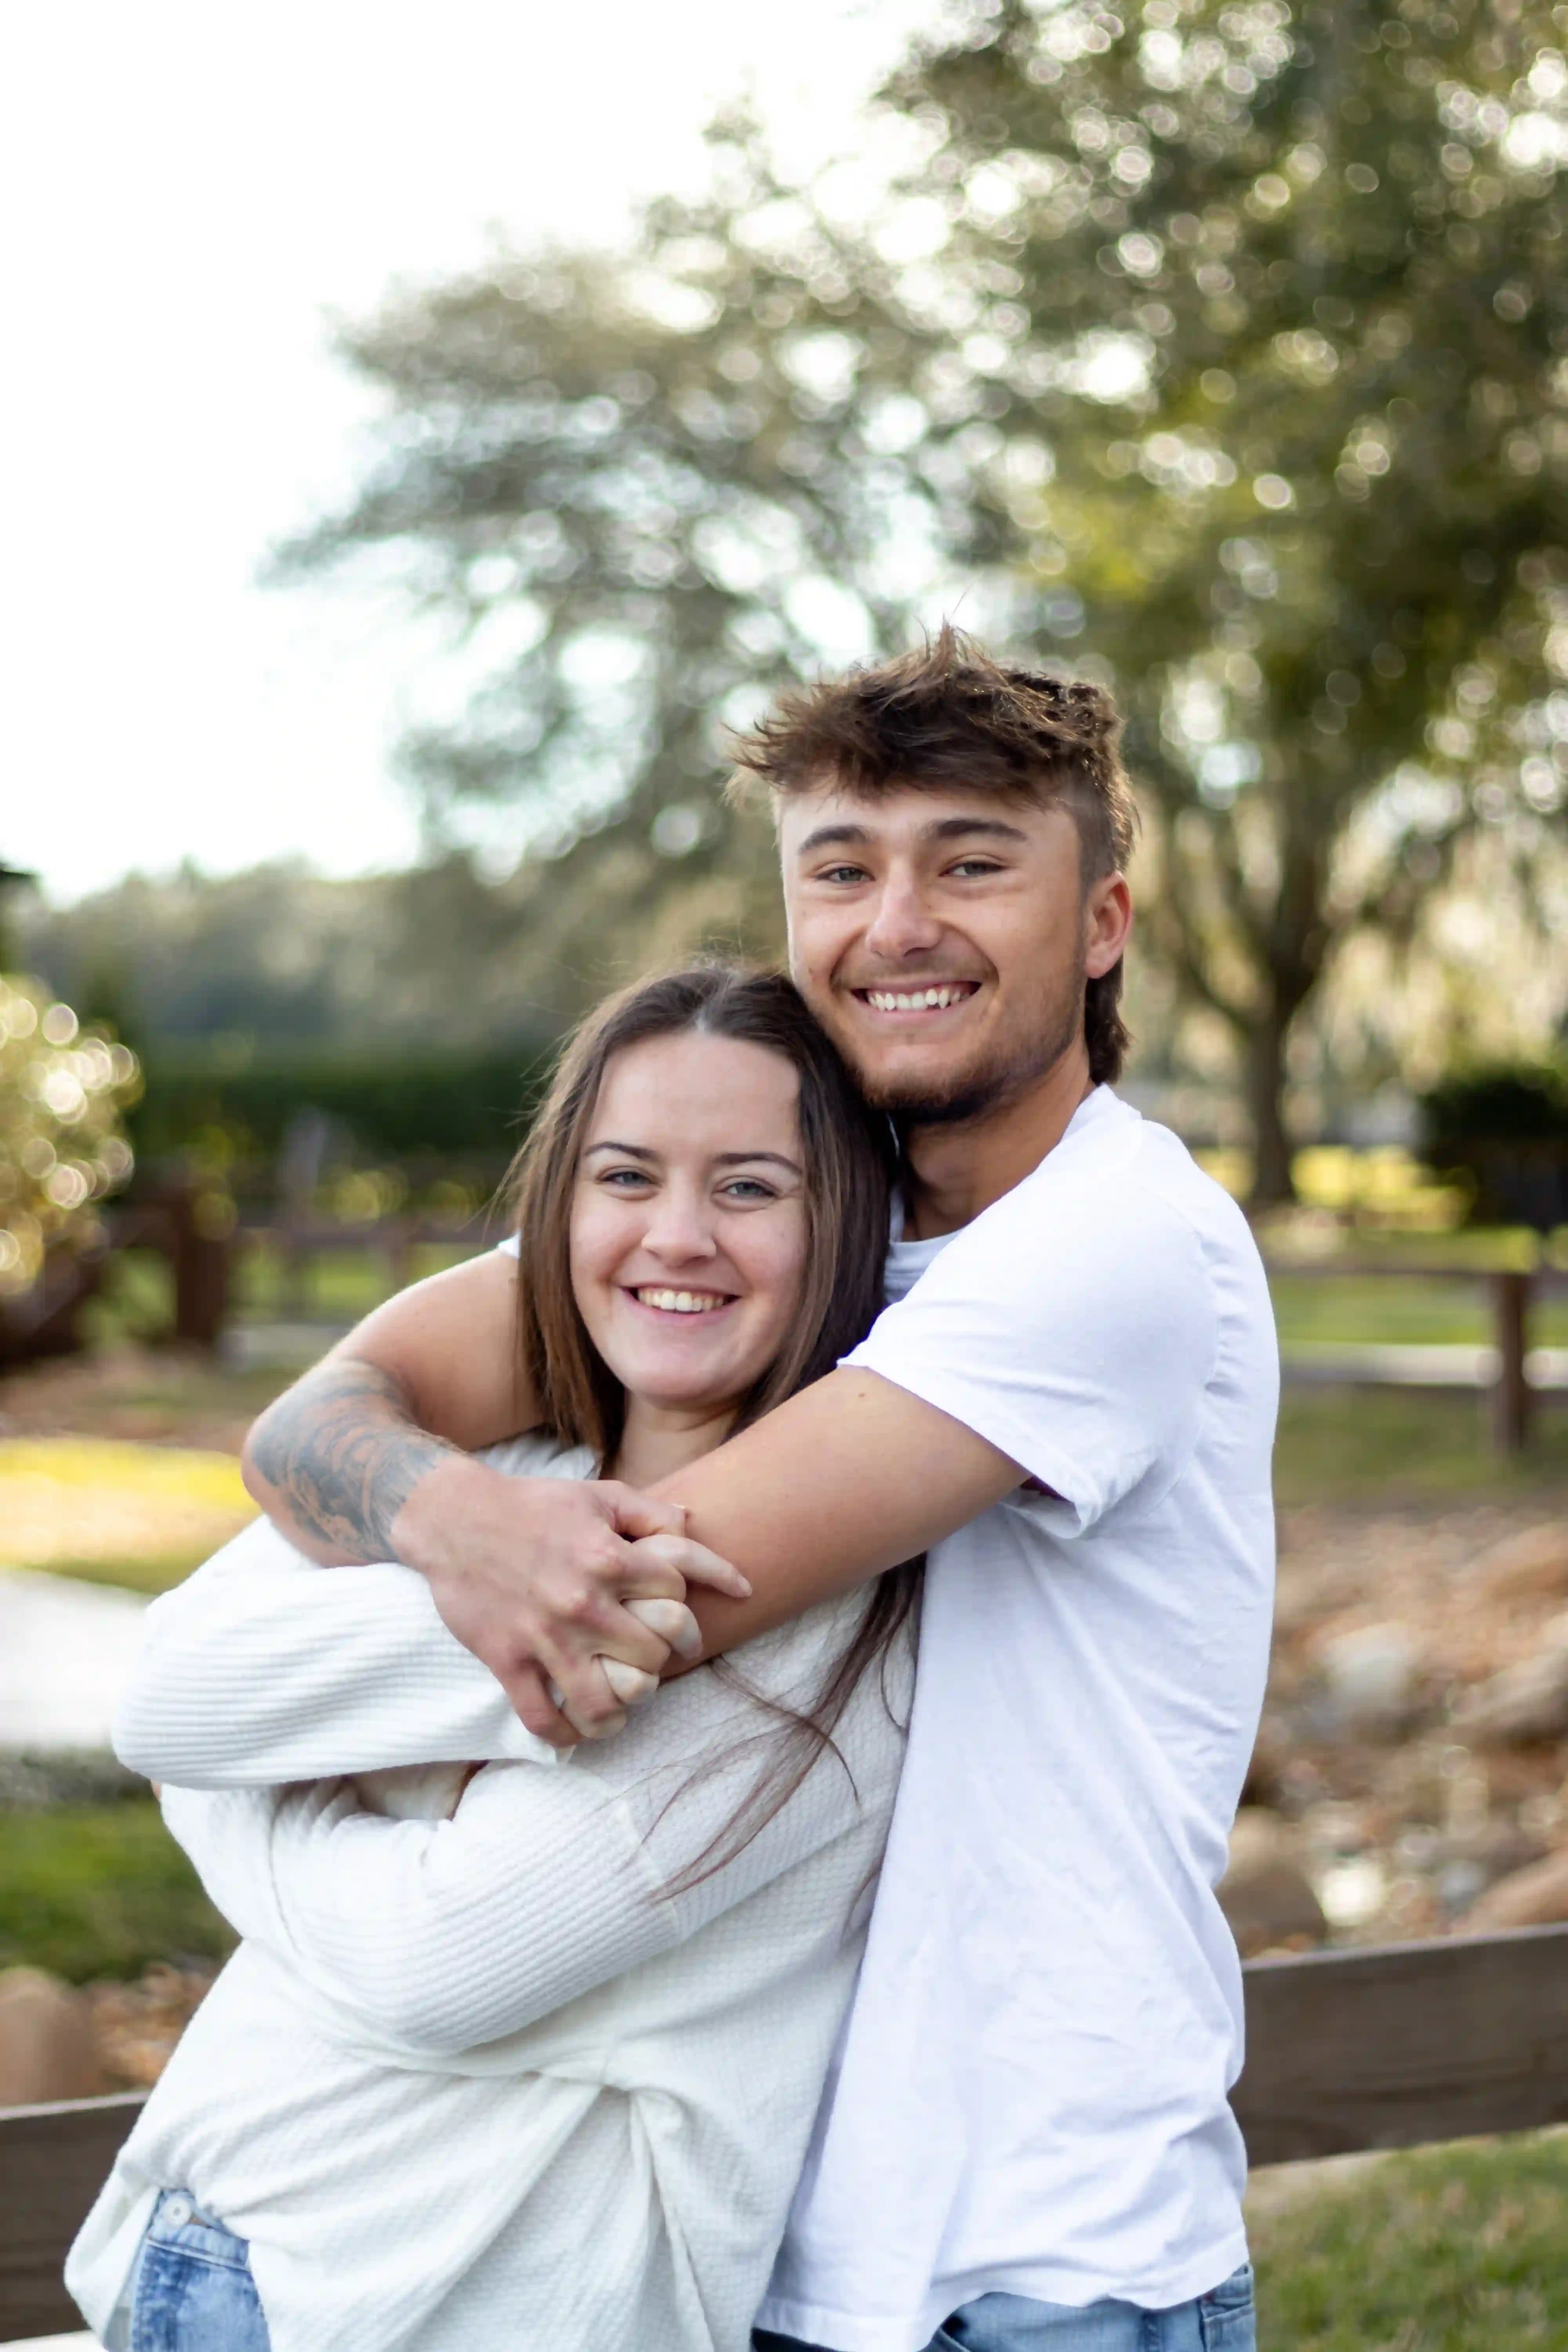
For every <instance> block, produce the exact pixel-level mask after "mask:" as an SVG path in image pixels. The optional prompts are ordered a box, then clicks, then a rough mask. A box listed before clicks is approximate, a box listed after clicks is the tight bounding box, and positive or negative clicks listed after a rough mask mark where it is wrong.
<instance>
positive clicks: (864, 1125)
mask: <svg viewBox="0 0 1568 2352" xmlns="http://www.w3.org/2000/svg"><path fill="white" fill-rule="evenodd" d="M688 1034H689V1035H697V1036H703V1037H728V1038H733V1039H736V1040H737V1041H739V1042H740V1043H742V1044H744V1045H761V1046H763V1048H764V1049H765V1050H766V1051H767V1052H769V1053H772V1054H777V1055H779V1056H780V1057H781V1058H782V1059H783V1060H784V1061H786V1062H787V1063H788V1064H789V1065H790V1066H791V1068H792V1069H793V1070H794V1071H795V1074H796V1076H797V1077H798V1079H799V1084H800V1094H799V1101H798V1108H797V1116H798V1118H799V1122H800V1139H801V1150H802V1156H803V1159H804V1161H805V1187H804V1191H805V1217H806V1257H805V1280H804V1284H803V1286H802V1292H801V1298H800V1303H799V1307H798V1308H797V1310H796V1313H795V1318H794V1321H793V1323H792V1325H791V1328H790V1331H789V1334H788V1336H787V1337H786V1339H785V1340H784V1346H783V1347H782V1348H781V1349H780V1350H779V1352H778V1354H777V1355H776V1356H775V1357H774V1358H773V1361H772V1363H770V1364H769V1365H768V1366H767V1367H766V1369H765V1370H763V1372H762V1373H761V1374H760V1375H759V1376H758V1378H757V1381H756V1382H755V1383H754V1385H753V1387H752V1390H751V1391H750V1393H749V1394H748V1395H747V1396H746V1397H745V1398H744V1399H743V1400H742V1404H741V1408H740V1411H739V1412H738V1414H737V1416H736V1419H735V1421H734V1423H733V1424H732V1428H731V1434H733V1433H734V1431H735V1430H740V1429H744V1428H745V1427H746V1426H747V1425H748V1424H749V1423H752V1422H753V1421H756V1420H757V1419H758V1418H759V1417H760V1416H761V1415H762V1414H763V1413H764V1412H770V1411H771V1410H772V1408H773V1406H774V1405H776V1404H782V1403H783V1402H784V1398H785V1397H788V1396H793V1395H794V1394H795V1391H796V1390H797V1389H801V1388H805V1386H806V1384H807V1383H808V1382H809V1381H815V1380H817V1379H820V1377H821V1376H822V1375H823V1374H824V1373H825V1372H829V1371H831V1370H833V1367H834V1365H835V1364H836V1363H837V1361H838V1360H839V1358H840V1357H841V1356H844V1355H847V1353H848V1351H849V1349H851V1348H853V1347H854V1346H855V1345H856V1344H857V1342H858V1340H860V1339H863V1338H864V1337H865V1334H866V1333H867V1331H868V1330H869V1328H870V1327H871V1325H872V1323H873V1322H874V1321H875V1319H876V1318H877V1316H878V1314H879V1312H880V1310H881V1306H882V1261H883V1257H884V1255H885V1254H886V1250H887V1244H888V1229H889V1213H890V1209H891V1199H892V1181H893V1154H892V1147H891V1140H890V1137H889V1131H888V1129H887V1125H886V1122H885V1121H884V1120H882V1119H879V1118H878V1116H877V1115H876V1113H875V1112H873V1111H871V1110H869V1109H868V1108H867V1106H866V1104H865V1103H864V1102H863V1101H862V1099H861V1097H860V1094H859V1091H858V1088H857V1087H856V1085H855V1082H854V1080H853V1079H852V1078H851V1076H849V1073H848V1071H847V1068H846V1067H845V1066H844V1064H843V1062H842V1061H841V1060H840V1058H839V1056H838V1054H837V1051H836V1050H835V1048H834V1046H833V1045H831V1044H830V1043H829V1041H828V1039H827V1037H826V1035H825V1034H824V1033H823V1031H822V1030H821V1029H820V1028H819V1027H818V1026H817V1024H816V1022H815V1021H814V1020H813V1018H812V1016H811V1014H810V1013H808V1012H807V1010H806V1008H805V1004H804V1003H803V1002H802V1000H801V998H800V997H799V995H798V994H797V993H796V992H795V988H794V986H793V985H792V983H791V982H789V981H788V980H787V979H786V978H785V977H784V975H783V974H782V973H780V972H773V971H751V970H749V969H747V968H745V967H743V966H740V965H735V964H729V963H706V964H700V965H697V966H694V967H693V968H692V969H690V970H689V971H676V972H669V973H667V974H666V975H665V976H664V977H663V978H661V979H658V980H649V981H643V982H637V983H636V984H635V985H633V986H632V987H629V988H626V989H623V990H622V991H621V992H620V993H619V994H618V995H616V996H612V997H611V998H610V999H609V1000H608V1002H607V1003H604V1004H602V1005H600V1006H599V1007H598V1009H597V1011H595V1012H594V1013H590V1014H589V1015H588V1017H587V1019H586V1020H585V1021H584V1023H583V1024H581V1026H580V1027H579V1028H578V1029H577V1030H576V1032H575V1033H574V1035H573V1037H572V1038H571V1040H570V1042H569V1043H568V1045H567V1046H566V1050H565V1052H564V1053H563V1055H562V1057H561V1060H560V1063H559V1065H558V1066H557V1068H556V1071H555V1076H554V1077H553V1079H552V1083H551V1086H550V1088H549V1091H548V1092H547V1094H546V1095H545V1097H544V1100H543V1102H542V1105H541V1107H540V1110H539V1114H538V1116H537V1118H535V1120H534V1123H533V1127H532V1129H531V1132H530V1134H529V1137H528V1140H527V1141H526V1142H525V1143H524V1145H523V1147H522V1149H521V1151H520V1152H519V1153H518V1156H517V1159H516V1160H515V1161H514V1163H513V1166H512V1171H511V1175H510V1179H509V1185H510V1192H511V1198H512V1202H513V1207H514V1214H515V1223H516V1229H517V1234H518V1252H519V1259H520V1275H521V1279H520V1281H519V1284H518V1349H519V1358H520V1369H521V1372H522V1375H523V1381H524V1385H525V1388H526V1389H527V1390H529V1391H531V1392H532V1394H533V1395H534V1396H535V1397H536V1398H537V1399H538V1401H539V1404H540V1408H541V1412H542V1419H543V1420H544V1421H545V1423H548V1425H549V1427H550V1428H551V1429H552V1431H553V1433H554V1434H555V1435H556V1436H557V1437H558V1438H559V1439H560V1440H561V1442H562V1444H565V1445H586V1446H588V1447H590V1448H591V1449H592V1451H593V1454H594V1456H595V1461H596V1462H597V1464H598V1465H599V1466H600V1469H601V1470H604V1469H605V1468H607V1467H608V1466H609V1465H613V1463H614V1461H615V1458H616V1451H617V1449H618V1447H619V1445H620V1442H621V1436H622V1433H623V1430H624V1428H625V1423H626V1396H625V1392H624V1391H623V1389H622V1387H621V1384H620V1382H619V1381H617V1380H616V1377H615V1374H614V1373H613V1372H612V1371H611V1370H610V1369H609V1366H608V1365H607V1364H606V1363H605V1360H604V1359H603V1357H602V1356H601V1355H600V1354H599V1351H598V1349H596V1348H595V1345H594V1343H593V1340H592V1339H590V1338H589V1336H588V1329H587V1326H586V1325H585V1324H584V1320H583V1317H582V1314H581V1312H580V1310H579V1308H578V1306H577V1300H576V1296H575V1293H574V1289H573V1284H572V1259H571V1231H572V1200H573V1194H574V1189H575V1186H576V1181H577V1171H578V1165H579V1162H580V1161H581V1159H582V1156H583V1150H584V1143H585V1141H586V1135H587V1129H588V1125H589V1122H590V1120H591V1119H592V1118H593V1116H594V1110H595V1105H596V1104H597V1102H598V1099H599V1090H600V1087H601V1086H602V1085H603V1083H604V1077H605V1071H606V1069H607V1068H608V1066H609V1065H610V1062H611V1061H612V1060H613V1058H614V1057H615V1055H617V1054H619V1053H624V1052H625V1051H626V1048H627V1047H628V1046H631V1045H643V1044H645V1043H646V1042H647V1040H648V1039H650V1038H654V1037H673V1036H680V1035H688ZM920 1576H921V1562H920V1561H918V1560H911V1561H906V1562H905V1563H904V1564H903V1565H902V1566H901V1567H899V1568H893V1569H889V1570H888V1571H887V1572H886V1574H885V1575H883V1576H881V1577H879V1579H878V1580H877V1584H876V1588H875V1590H874V1591H873V1593H872V1595H871V1598H870V1601H869V1602H868V1606H867V1609H866V1613H865V1615H864V1617H863V1618H862V1620H861V1622H860V1624H859V1626H858V1629H857V1632H856V1634H855V1638H854V1640H853V1641H852V1642H851V1643H849V1644H848V1646H847V1648H846V1650H845V1652H844V1654H843V1655H842V1657H841V1658H840V1659H839V1660H838V1661H837V1664H835V1666H834V1667H833V1669H832V1671H831V1673H830V1674H829V1675H828V1676H827V1678H826V1681H825V1683H824V1684H823V1686H822V1688H821V1689H820V1690H819V1691H818V1692H817V1693H816V1697H815V1698H814V1700H813V1702H812V1704H811V1706H809V1707H805V1708H801V1709H798V1710H796V1709H793V1708H788V1707H784V1706H778V1705H776V1704H774V1703H773V1702H772V1701H769V1700H767V1699H764V1698H763V1696H762V1694H761V1693H759V1692H756V1691H752V1697H753V1698H755V1699H756V1700H757V1703H758V1705H759V1706H763V1707H765V1708H766V1710H767V1712H768V1713H769V1714H771V1715H773V1717H776V1718H777V1719H778V1732H777V1735H776V1736H770V1738H769V1739H768V1742H767V1745H768V1751H769V1752H768V1755H767V1759H766V1761H765V1763H764V1767H763V1771H762V1772H761V1774H760V1775H759V1777H758V1779H757V1780H756V1782H755V1783H754V1784H753V1786H752V1790H750V1792H749V1794H748V1795H747V1797H746V1799H745V1800H744V1801H743V1802H742V1805H741V1807H740V1808H739V1811H737V1813H736V1815H735V1817H734V1819H733V1820H732V1821H731V1822H729V1823H728V1824H727V1825H726V1827H725V1828H724V1829H723V1830H721V1832H720V1833H719V1836H718V1837H717V1838H716V1839H715V1840H714V1841H713V1842H712V1843H710V1845H709V1847H708V1848H707V1849H706V1850H705V1851H704V1852H703V1853H701V1854H700V1855H699V1856H698V1857H697V1859H696V1861H695V1862H694V1863H693V1864H690V1865H689V1868H688V1870H687V1871H685V1872H683V1873H682V1874H681V1876H680V1878H679V1880H678V1881H677V1882H676V1886H675V1888H674V1889H672V1890H671V1891H679V1889H681V1888H683V1887H685V1886H688V1885H694V1884H696V1883H697V1881H698V1880H699V1879H701V1878H704V1877H706V1876H708V1875H709V1874H710V1873H711V1872H713V1871H715V1870H718V1869H721V1868H722V1866H723V1865H724V1864H725V1863H727V1862H730V1861H732V1860H733V1858H734V1856H735V1855H736V1854H737V1853H740V1852H741V1851H742V1848H743V1847H744V1846H746V1845H747V1844H749V1843H750V1842H751V1840H752V1838H753V1837H755V1836H756V1834H757V1832H759V1831H760V1830H761V1829H763V1828H764V1827H765V1825H766V1824H767V1822H770V1821H771V1820H772V1819H773V1815H774V1814H775V1813H776V1812H777V1811H779V1810H780V1808H781V1807H782V1806H783V1805H784V1804H785V1803H787V1802H788V1801H789V1799H790V1798H791V1797H792V1796H793V1795H794V1793H795V1790H796V1789H798V1788H799V1786H800V1784H801V1782H802V1781H803V1780H805V1776H806V1774H807V1773H808V1772H809V1771H810V1770H811V1769H812V1766H813V1765H814V1764H815V1763H816V1761H817V1759H818V1758H819V1757H821V1756H822V1755H823V1754H825V1753H826V1752H827V1751H829V1750H832V1751H833V1752H834V1753H835V1754H837V1749H836V1748H834V1742H833V1733H834V1730H835V1728H836V1727H837V1724H838V1722H839V1720H840V1718H841V1717H842V1716H843V1713H844V1710H845V1708H846V1706H847V1705H848V1703H849V1700H850V1698H851V1696H853V1694H854V1692H855V1690H856V1688H857V1686H858V1684H859V1682H860V1680H861V1678H862V1676H863V1675H865V1674H866V1673H867V1672H868V1670H869V1669H870V1668H871V1667H873V1666H878V1667H882V1666H884V1665H885V1663H886V1660H887V1658H888V1654H889V1651H890V1649H891V1647H892V1645H893V1643H894V1642H895V1640H896V1639H897V1637H898V1635H899V1634H900V1631H901V1630H902V1628H903V1627H904V1625H905V1624H906V1622H908V1620H909V1618H910V1613H911V1611H912V1609H913V1607H914V1603H915V1600H916V1597H917V1594H918V1592H919V1589H920ZM711 1671H713V1672H715V1673H721V1674H723V1675H725V1676H726V1678H727V1679H730V1680H731V1681H733V1682H736V1683H739V1684H740V1685H742V1687H744V1688H746V1689H748V1690H750V1689H751V1685H749V1684H747V1683H746V1682H745V1679H744V1677H743V1676H742V1675H739V1674H738V1673H737V1671H736V1669H735V1668H734V1667H732V1666H731V1665H729V1664H727V1663H726V1662H725V1661H724V1660H722V1659H720V1660H716V1661H715V1662H714V1664H713V1666H712V1668H711Z"/></svg>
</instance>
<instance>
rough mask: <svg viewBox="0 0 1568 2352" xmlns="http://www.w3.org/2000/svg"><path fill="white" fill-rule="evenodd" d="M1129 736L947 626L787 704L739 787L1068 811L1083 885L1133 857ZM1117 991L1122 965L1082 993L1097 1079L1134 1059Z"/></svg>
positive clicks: (1101, 693)
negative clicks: (963, 796) (920, 796)
mask: <svg viewBox="0 0 1568 2352" xmlns="http://www.w3.org/2000/svg"><path fill="white" fill-rule="evenodd" d="M1120 737H1121V720H1120V719H1119V718H1118V717H1117V713H1116V707H1115V705H1114V703H1113V702H1112V701H1111V699H1110V696H1109V695H1108V694H1107V693H1106V692H1105V690H1104V688H1101V687H1098V686H1092V685H1090V684H1089V681H1088V680H1087V679H1086V678H1058V677H1048V676H1047V675H1046V674H1045V673H1044V672H1043V671H1039V670H1026V669H1007V668H1005V667H1003V666H1002V664H1001V663H1000V662H996V661H993V659H992V658H991V656H990V655H989V654H988V653H986V652H985V650H984V647H983V646H979V645H977V644H976V643H975V642H974V640H973V637H969V636H966V635H964V634H963V632H962V631H961V630H958V629H955V628H953V627H952V626H951V625H949V624H946V623H944V624H943V625H942V628H941V629H940V630H939V631H938V633H937V635H936V636H935V637H933V638H931V639H928V641H927V642H926V643H925V644H924V645H923V646H921V647H920V648H919V650H918V651H916V652H914V653H908V654H900V656H898V658H897V659H896V660H894V661H888V662H879V663H878V664H877V666H876V667H874V668H862V669H852V670H849V671H847V672H846V673H845V675H844V676H843V677H832V678H823V679H820V680H818V682H817V683H816V685H814V686H807V687H800V688H795V690H794V691H792V692H790V693H788V694H785V695H783V696H781V697H780V698H779V700H778V701H777V702H776V703H775V704H774V706H773V709H772V710H771V711H770V712H769V713H768V715H767V717H766V718H765V719H761V720H760V721H759V722H758V724H757V725H756V726H755V727H753V728H752V730H750V731H749V733H747V734H744V735H742V736H740V737H738V738H737V739H736V741H735V744H734V755H735V761H736V766H737V769H738V771H739V773H738V775H737V777H736V780H735V781H736V783H737V785H743V784H744V783H745V782H747V781H748V780H750V779H752V778H755V779H756V780H757V781H758V782H762V783H764V784H766V785H768V786H769V787H770V789H771V790H772V791H773V792H774V793H783V794H785V795H787V794H789V793H799V792H810V791H814V790H816V789H818V788H820V787H821V786H822V785H823V784H824V783H832V784H835V785H837V787H838V788H839V789H841V790H842V791H845V792H848V793H863V794H865V795H866V797H867V798H868V799H877V798H879V797H880V795H881V794H882V793H889V792H893V791H909V790H914V791H917V792H920V791H925V792H969V793H995V794H996V795H997V796H998V797H999V798H1003V799H1008V800H1028V801H1034V802H1036V803H1038V804H1040V805H1042V806H1046V805H1050V804H1053V803H1055V804H1059V805H1060V806H1061V807H1063V808H1065V809H1066V810H1067V811H1068V814H1069V815H1070V816H1071V817H1072V820H1073V822H1074V824H1076V825H1077V827H1078V835H1079V844H1080V847H1081V851H1082V861H1083V863H1082V874H1083V885H1084V887H1085V889H1086V890H1087V889H1088V888H1089V886H1090V884H1091V883H1095V882H1098V881H1100V880H1101V879H1102V878H1103V877H1105V876H1106V875H1107V874H1116V873H1120V872H1121V870H1122V868H1123V867H1124V866H1126V864H1127V861H1128V859H1129V857H1130V856H1131V853H1132V840H1133V834H1134V831H1135V829H1136V824H1137V814H1136V811H1135V808H1134V805H1133V800H1132V793H1131V788H1130V786H1129V784H1128V782H1127V775H1126V772H1125V770H1124V769H1123V767H1122V765H1121V753H1120V751H1119V748H1118V746H1119V740H1120ZM1120 1002H1121V962H1120V961H1117V962H1116V963H1115V964H1114V965H1113V966H1112V968H1111V969H1110V971H1108V972H1106V973H1105V975H1104V976H1103V978H1101V979H1099V980H1091V981H1089V982H1088V983H1087V986H1086V989H1085V993H1084V1038H1085V1042H1086V1044H1087V1045H1088V1046H1089V1074H1090V1076H1092V1077H1093V1079H1094V1081H1095V1083H1096V1084H1097V1085H1100V1084H1109V1083H1110V1082H1112V1081H1114V1080H1115V1079H1116V1078H1118V1077H1120V1076H1121V1066H1122V1063H1123V1061H1124V1060H1125V1059H1126V1055H1127V1047H1128V1045H1129V1043H1130V1040H1129V1037H1128V1034H1127V1030H1126V1027H1125V1025H1124V1024H1123V1022H1122V1019H1121V1011H1120Z"/></svg>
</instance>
